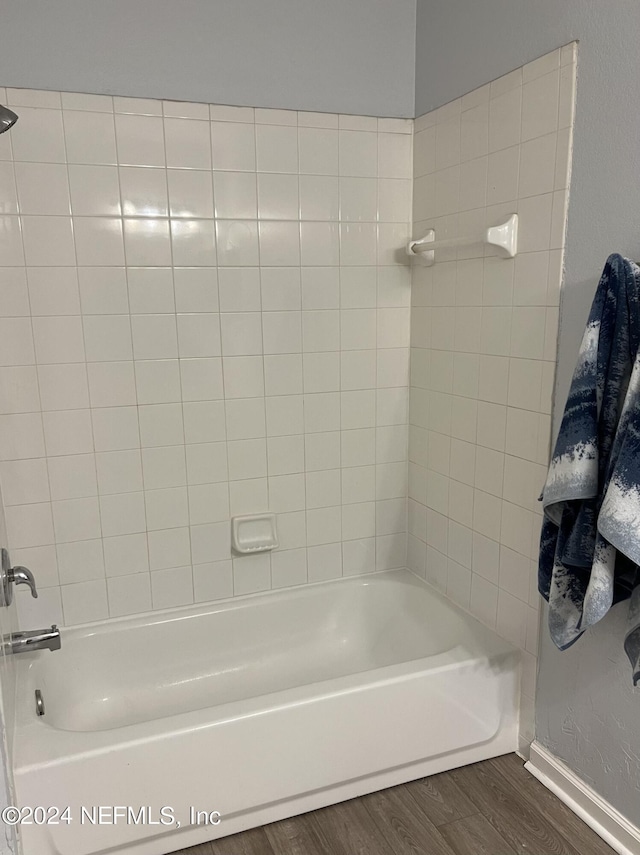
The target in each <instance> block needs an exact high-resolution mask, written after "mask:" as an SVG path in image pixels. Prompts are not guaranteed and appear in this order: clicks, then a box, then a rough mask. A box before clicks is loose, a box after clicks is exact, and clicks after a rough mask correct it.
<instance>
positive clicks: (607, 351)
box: [538, 255, 640, 682]
mask: <svg viewBox="0 0 640 855" xmlns="http://www.w3.org/2000/svg"><path fill="white" fill-rule="evenodd" d="M639 347H640V268H639V267H638V266H637V265H636V264H634V263H633V262H631V261H628V260H627V259H625V258H623V257H622V256H620V255H611V256H609V258H608V259H607V263H606V265H605V267H604V270H603V272H602V276H601V278H600V282H599V283H598V288H597V290H596V295H595V298H594V300H593V304H592V306H591V312H590V315H589V320H588V322H587V327H586V329H585V332H584V336H583V339H582V344H581V347H580V353H579V356H578V362H577V365H576V368H575V371H574V375H573V380H572V383H571V389H570V391H569V397H568V399H567V404H566V407H565V411H564V416H563V419H562V424H561V426H560V432H559V434H558V439H557V441H556V445H555V449H554V452H553V456H552V459H551V465H550V467H549V473H548V476H547V481H546V484H545V487H544V490H543V492H542V496H541V499H542V503H543V508H544V515H545V518H544V522H543V526H542V534H541V539H540V560H539V569H538V589H539V591H540V593H541V594H542V596H543V597H545V599H546V600H548V602H549V630H550V633H551V637H552V639H553V641H554V642H555V644H556V645H557V646H558V647H559V648H560V649H561V650H562V649H566V648H567V647H569V646H570V645H572V644H573V643H574V642H575V641H576V640H577V639H578V638H579V637H580V635H581V634H582V633H583V632H584V631H585V630H586V629H587V628H588V627H589V626H592V625H593V624H594V623H596V622H597V621H599V620H601V619H602V618H603V617H604V616H605V614H606V613H607V612H608V611H609V609H610V608H611V606H612V605H613V604H614V603H616V602H619V601H620V600H624V599H627V598H631V603H630V609H629V624H628V627H627V635H626V638H625V650H626V652H627V655H628V656H629V659H630V660H631V664H632V668H633V676H634V682H637V681H638V680H639V679H640V587H639V586H638V583H639V582H640V573H639V572H638V565H639V564H640V359H639V357H638V350H639Z"/></svg>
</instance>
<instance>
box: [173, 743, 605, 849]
mask: <svg viewBox="0 0 640 855" xmlns="http://www.w3.org/2000/svg"><path fill="white" fill-rule="evenodd" d="M223 822H224V819H223ZM417 853H425V855H613V850H612V849H611V848H610V847H609V846H607V844H606V843H604V842H603V841H602V840H601V839H600V838H599V837H598V836H597V835H596V834H595V833H594V832H593V831H591V829H590V828H589V827H588V826H586V825H585V824H584V823H583V822H582V821H581V820H580V819H578V817H577V816H576V815H575V814H574V813H572V812H571V811H570V810H569V809H568V808H566V807H565V806H564V805H563V804H562V802H561V801H559V799H557V798H556V797H555V796H554V795H552V793H550V792H549V790H547V789H546V788H545V787H543V786H542V784H540V783H539V782H538V781H537V780H536V779H535V778H534V777H532V776H531V775H530V774H529V773H528V772H526V771H525V769H524V767H523V762H522V760H521V759H520V758H519V757H517V756H516V755H515V754H509V755H506V756H505V757H498V758H496V759H494V760H486V761H484V762H483V763H476V764H474V765H473V766H465V767H463V768H462V769H455V770H453V771H451V772H443V773H442V774H441V775H433V776H432V777H430V778H423V779H421V780H419V781H412V782H411V783H409V784H402V785H400V786H398V787H392V788H391V789H388V790H382V791H380V792H378V793H372V794H371V795H368V796H363V797H362V798H358V799H352V800H351V801H348V802H341V803H340V804H337V805H332V806H331V807H327V808H322V809H321V810H316V811H313V812H312V813H306V814H302V815H301V816H296V817H293V819H285V820H283V821H282V822H274V823H272V824H271V825H265V826H263V827H262V828H254V829H252V830H250V831H245V832H243V833H242V834H235V835H233V836H232V837H223V838H221V839H220V840H216V841H213V842H211V843H204V844H202V845H200V846H192V847H191V848H189V849H183V850H181V852H180V853H176V855H417Z"/></svg>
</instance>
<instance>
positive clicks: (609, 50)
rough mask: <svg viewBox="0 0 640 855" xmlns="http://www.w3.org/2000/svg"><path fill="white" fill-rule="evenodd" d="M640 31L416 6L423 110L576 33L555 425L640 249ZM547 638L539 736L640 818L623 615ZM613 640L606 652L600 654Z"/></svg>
mask: <svg viewBox="0 0 640 855" xmlns="http://www.w3.org/2000/svg"><path fill="white" fill-rule="evenodd" d="M639 28H640V5H639V4H638V3H637V2H636V0H595V2H591V0H565V2H562V3H557V2H555V0H526V2H525V0H519V2H513V0H487V2H484V3H476V2H471V0H451V2H448V3H438V2H432V0H419V2H418V41H417V74H416V103H417V108H418V112H419V113H420V112H424V111H425V110H427V109H430V108H431V107H436V106H438V105H439V104H443V103H445V102H447V101H449V100H451V99H452V98H454V97H457V96H459V95H461V94H462V93H464V92H466V91H468V90H469V89H472V88H474V87H476V86H478V85H479V84H481V83H483V82H486V81H488V80H491V79H492V78H494V77H497V76H498V75H500V74H504V73H505V72H507V71H509V70H510V69H512V68H515V67H516V66H518V65H520V64H521V62H522V61H523V60H529V59H533V58H534V57H536V56H539V55H542V54H544V53H545V52H547V51H549V50H551V49H552V48H555V47H558V46H559V45H560V44H563V43H564V42H568V41H570V40H571V39H578V40H579V50H578V94H577V109H576V119H575V129H574V134H575V144H574V155H573V173H572V176H573V177H572V183H571V198H570V203H569V218H568V232H567V243H566V255H565V266H566V271H565V281H564V286H563V294H562V304H561V311H560V329H561V332H560V340H559V361H558V366H559V367H558V376H557V393H556V395H557V400H558V401H559V402H560V405H559V406H558V407H556V410H555V423H556V425H557V423H558V419H559V417H560V416H561V414H562V408H563V405H564V400H565V398H566V394H567V390H568V386H569V383H570V380H571V375H572V372H573V367H574V364H575V358H576V353H577V349H578V345H579V342H580V337H581V335H582V330H583V327H584V322H585V320H586V317H587V314H588V311H589V306H590V304H591V300H592V297H593V293H594V290H595V286H596V282H597V279H598V277H599V274H600V271H601V269H602V266H603V264H604V261H605V259H606V257H607V256H608V255H609V253H611V252H614V251H618V252H622V253H623V254H625V255H628V256H630V257H632V258H633V257H635V258H637V257H638V255H640V235H639V233H638V222H640V194H639V193H638V175H640V148H639V147H638V143H637V141H638V139H640V113H639V112H638V111H637V110H635V109H634V104H636V103H637V101H638V98H639V97H640V52H639V51H638V48H637V34H638V31H639ZM544 636H545V640H544V643H543V646H542V650H541V662H540V675H539V680H538V700H537V737H538V739H539V740H540V741H541V742H542V743H543V744H544V745H545V746H546V747H548V748H549V749H550V750H551V751H552V752H553V753H554V754H556V755H557V756H558V757H559V758H560V759H561V760H563V761H565V762H566V763H567V764H568V765H569V766H570V767H571V768H572V769H573V770H575V771H576V772H577V773H578V774H579V775H581V776H583V777H584V778H585V779H587V780H589V781H590V782H591V783H592V784H593V785H594V787H595V788H596V790H597V791H598V792H599V793H600V794H601V795H603V796H604V797H605V798H607V799H609V800H610V801H611V802H612V803H613V804H614V805H615V807H617V808H618V809H620V810H621V811H623V813H625V814H626V815H627V816H628V817H629V819H631V820H632V821H633V822H635V823H636V824H640V807H639V804H640V800H639V799H638V782H637V773H636V772H635V771H634V763H633V757H631V758H630V756H629V754H628V751H627V748H626V746H628V745H629V744H633V743H634V742H635V744H637V743H638V739H639V736H640V727H639V725H638V702H639V698H638V696H637V693H634V692H633V691H632V690H631V688H630V680H631V678H630V672H629V669H628V667H627V665H626V661H625V660H626V657H625V655H624V652H623V649H622V631H621V622H620V619H619V618H618V619H616V618H613V617H612V618H610V619H607V620H606V621H605V622H604V623H603V626H602V627H601V628H599V629H598V630H597V631H593V632H589V633H588V634H587V636H586V637H585V638H583V639H581V640H580V642H579V643H578V644H577V645H576V646H575V647H574V648H573V649H572V650H571V651H570V652H566V653H564V654H558V653H556V652H554V651H553V650H552V648H551V646H550V644H549V643H548V642H547V639H546V633H544ZM605 637H606V639H607V650H608V651H609V657H604V658H603V656H602V652H601V650H602V645H603V639H604V638H605ZM600 755H602V757H603V758H606V760H605V762H600V761H599V759H598V758H599V757H600Z"/></svg>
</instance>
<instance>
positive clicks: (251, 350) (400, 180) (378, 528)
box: [0, 89, 413, 627]
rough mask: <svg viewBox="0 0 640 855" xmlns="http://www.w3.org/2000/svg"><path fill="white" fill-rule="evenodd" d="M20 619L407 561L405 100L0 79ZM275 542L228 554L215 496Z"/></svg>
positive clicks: (1, 440) (1, 446) (26, 621)
mask: <svg viewBox="0 0 640 855" xmlns="http://www.w3.org/2000/svg"><path fill="white" fill-rule="evenodd" d="M0 103H5V104H9V105H10V106H13V107H14V108H15V110H16V112H17V113H18V114H19V116H20V118H19V121H18V123H17V124H16V125H15V127H14V128H13V129H12V130H11V132H10V133H8V134H4V135H3V136H2V137H0V159H1V161H2V162H0V199H2V205H3V208H2V210H1V212H0V213H1V218H0V265H2V266H1V267H0V315H1V316H2V317H1V319H0V366H1V367H0V458H1V461H2V462H1V463H0V478H1V481H2V491H3V495H4V501H5V505H6V516H7V527H8V539H9V546H10V548H11V551H12V558H13V561H14V563H20V564H26V565H28V566H30V567H31V569H32V570H33V571H34V573H35V576H36V578H37V581H38V585H39V589H40V597H39V599H38V600H32V599H31V598H30V597H29V596H28V594H25V592H24V591H20V592H19V595H18V598H17V599H18V607H19V610H20V612H21V618H22V623H23V625H25V626H29V627H34V626H40V625H47V624H50V623H51V622H52V621H57V622H59V623H61V624H66V625H70V624H77V623H79V622H84V621H90V620H95V619H100V618H106V617H116V616H120V615H124V614H129V613H134V612H141V611H146V610H149V609H161V608H165V607H170V606H178V605H182V604H188V603H191V602H194V601H195V602H200V601H207V600H213V599H216V598H220V597H227V596H231V595H239V594H244V593H248V592H254V591H260V590H265V589H268V588H277V587H281V586H287V585H294V584H300V583H305V582H307V581H309V582H313V581H318V580H322V579H327V578H331V577H335V576H340V575H341V574H353V573H362V572H366V571H370V570H373V569H376V568H377V569H383V568H394V567H399V566H404V565H405V563H406V502H407V498H406V497H407V411H408V371H409V304H410V269H409V267H408V266H407V263H406V262H407V259H406V257H404V256H403V253H402V247H403V244H404V243H405V242H406V240H407V238H408V236H409V222H410V219H411V193H412V184H411V177H412V171H411V170H412V166H411V164H412V139H413V137H412V130H413V123H412V122H411V121H404V120H395V119H377V118H368V117H353V116H337V115H324V114H315V113H303V112H300V113H295V112H289V111H280V110H262V109H255V110H254V109H248V108H233V107H219V106H211V107H209V106H208V105H204V104H188V103H177V102H170V101H165V102H161V101H151V100H148V101H147V100H137V99H128V98H111V97H106V96H91V95H81V94H69V93H62V94H61V93H57V92H34V91H27V90H14V89H7V90H2V89H0ZM266 510H270V511H273V512H275V513H276V514H277V517H278V528H279V536H280V549H279V550H278V551H277V552H274V553H273V554H271V555H269V554H264V555H259V556H249V557H233V558H232V555H231V552H230V546H229V540H230V524H229V520H230V517H231V516H232V515H236V514H249V513H256V512H260V511H266Z"/></svg>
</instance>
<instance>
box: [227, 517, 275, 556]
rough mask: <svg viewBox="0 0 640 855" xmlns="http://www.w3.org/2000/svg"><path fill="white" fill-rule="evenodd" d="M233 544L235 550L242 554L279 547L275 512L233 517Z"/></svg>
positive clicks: (267, 550)
mask: <svg viewBox="0 0 640 855" xmlns="http://www.w3.org/2000/svg"><path fill="white" fill-rule="evenodd" d="M231 545H232V547H233V550H234V552H239V553H240V554H241V555H247V554H249V553H252V552H269V551H270V550H272V549H277V548H278V533H277V530H276V517H275V514H254V515H252V516H246V517H232V519H231Z"/></svg>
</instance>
